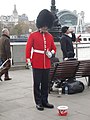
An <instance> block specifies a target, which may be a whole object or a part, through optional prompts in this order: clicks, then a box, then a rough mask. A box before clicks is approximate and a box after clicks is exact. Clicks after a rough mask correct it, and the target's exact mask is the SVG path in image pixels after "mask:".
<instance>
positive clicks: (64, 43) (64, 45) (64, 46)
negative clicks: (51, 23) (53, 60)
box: [60, 33, 76, 59]
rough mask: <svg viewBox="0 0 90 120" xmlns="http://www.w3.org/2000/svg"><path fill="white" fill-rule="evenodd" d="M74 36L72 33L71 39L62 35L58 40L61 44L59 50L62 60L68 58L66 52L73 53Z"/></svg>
mask: <svg viewBox="0 0 90 120" xmlns="http://www.w3.org/2000/svg"><path fill="white" fill-rule="evenodd" d="M75 40H76V36H75V34H74V33H72V37H70V36H68V35H66V34H63V35H62V37H61V40H60V43H61V50H62V52H63V59H64V58H67V57H68V55H67V54H68V52H70V51H72V52H73V53H74V48H73V43H72V41H74V42H75Z"/></svg>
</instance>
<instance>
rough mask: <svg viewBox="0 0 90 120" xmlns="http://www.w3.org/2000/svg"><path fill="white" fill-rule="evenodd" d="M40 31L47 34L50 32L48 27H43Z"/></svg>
mask: <svg viewBox="0 0 90 120" xmlns="http://www.w3.org/2000/svg"><path fill="white" fill-rule="evenodd" d="M40 31H41V32H47V31H48V27H42V28H40Z"/></svg>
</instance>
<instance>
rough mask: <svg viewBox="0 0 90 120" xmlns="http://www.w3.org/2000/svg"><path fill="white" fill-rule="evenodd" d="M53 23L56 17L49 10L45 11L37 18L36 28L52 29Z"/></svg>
mask: <svg viewBox="0 0 90 120" xmlns="http://www.w3.org/2000/svg"><path fill="white" fill-rule="evenodd" d="M53 22H54V15H53V14H52V13H51V12H50V11H48V10H47V9H43V10H42V11H41V12H40V13H39V15H38V16H37V19H36V26H37V28H42V27H45V26H47V27H48V28H51V27H52V26H53Z"/></svg>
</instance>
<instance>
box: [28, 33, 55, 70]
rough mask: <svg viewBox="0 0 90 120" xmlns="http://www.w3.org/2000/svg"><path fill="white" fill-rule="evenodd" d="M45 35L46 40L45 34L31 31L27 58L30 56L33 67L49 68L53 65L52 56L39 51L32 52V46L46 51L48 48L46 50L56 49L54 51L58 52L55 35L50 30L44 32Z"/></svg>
mask: <svg viewBox="0 0 90 120" xmlns="http://www.w3.org/2000/svg"><path fill="white" fill-rule="evenodd" d="M44 35H45V40H44V38H43V34H42V33H40V32H39V31H36V32H33V33H31V34H30V36H29V38H28V41H27V45H26V59H27V58H30V60H31V63H32V68H39V69H48V68H50V67H51V62H50V58H48V57H47V55H46V54H42V53H37V52H33V54H32V48H33V49H34V50H40V51H45V48H46V50H49V51H52V50H54V52H55V53H56V46H55V44H54V39H53V36H52V35H51V34H50V33H48V32H46V33H44ZM45 41H46V43H45ZM45 44H46V46H45ZM31 54H32V57H31Z"/></svg>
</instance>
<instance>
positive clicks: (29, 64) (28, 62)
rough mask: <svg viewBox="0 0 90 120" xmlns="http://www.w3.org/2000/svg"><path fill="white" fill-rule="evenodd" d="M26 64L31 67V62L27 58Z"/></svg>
mask: <svg viewBox="0 0 90 120" xmlns="http://www.w3.org/2000/svg"><path fill="white" fill-rule="evenodd" d="M27 64H28V66H29V67H31V62H30V59H29V58H28V59H27Z"/></svg>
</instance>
